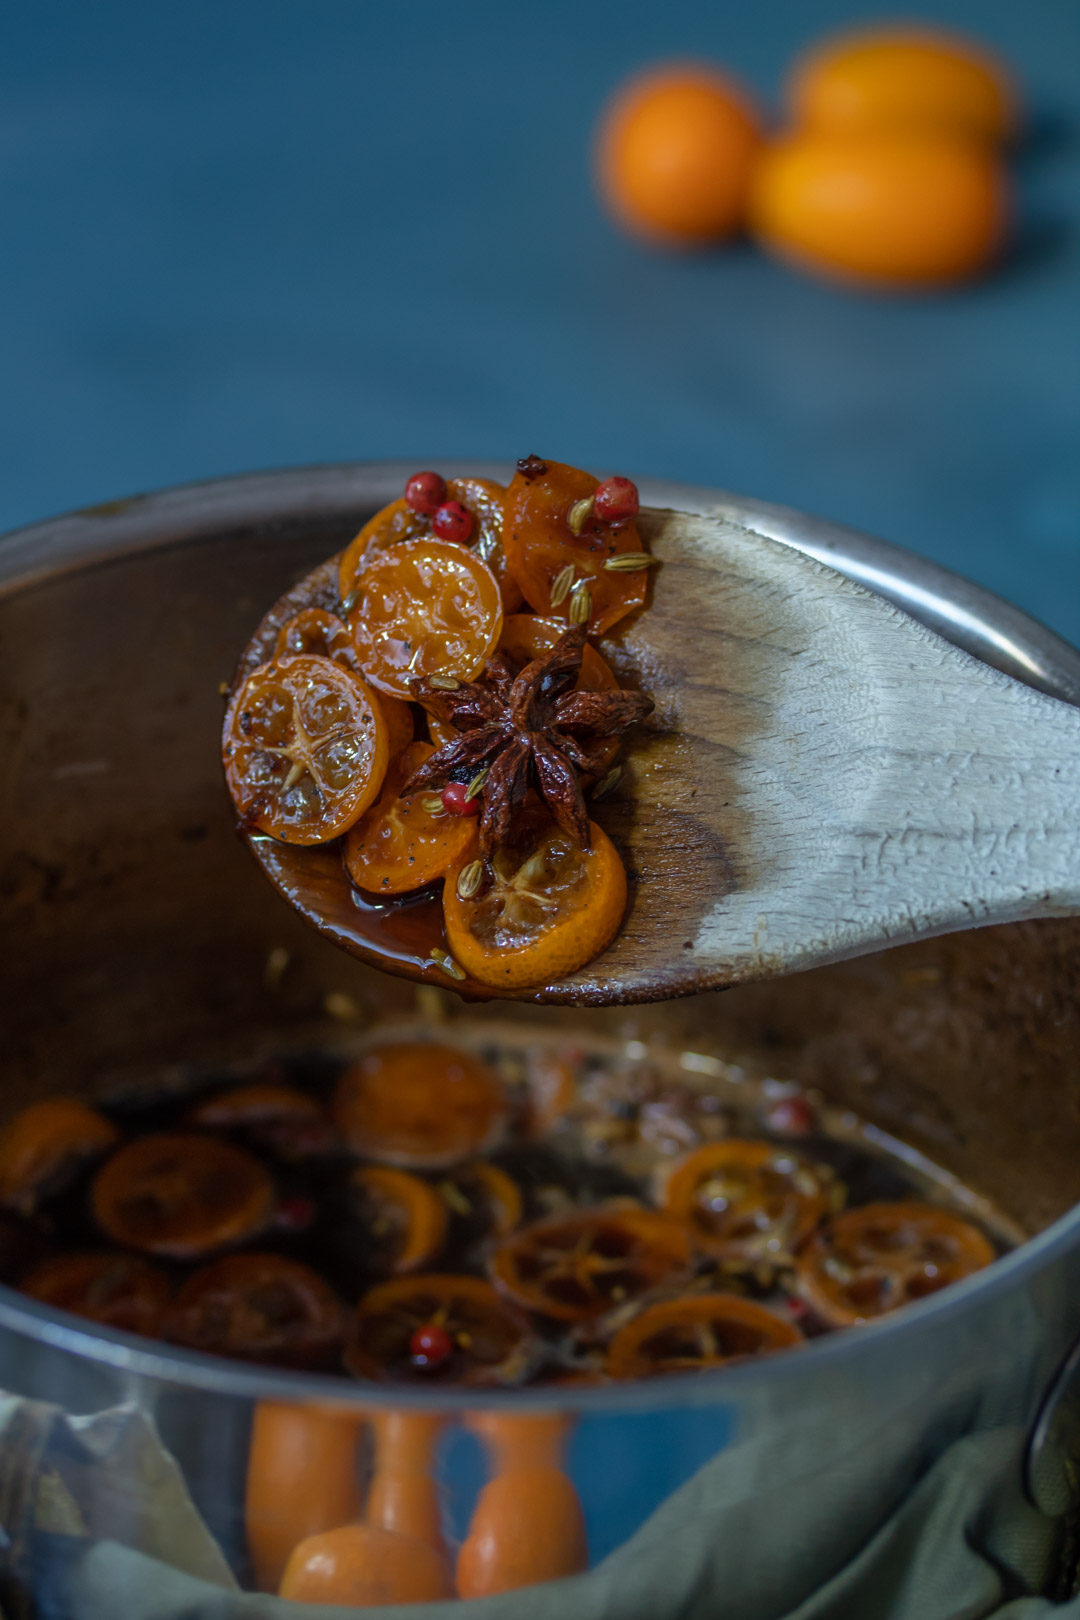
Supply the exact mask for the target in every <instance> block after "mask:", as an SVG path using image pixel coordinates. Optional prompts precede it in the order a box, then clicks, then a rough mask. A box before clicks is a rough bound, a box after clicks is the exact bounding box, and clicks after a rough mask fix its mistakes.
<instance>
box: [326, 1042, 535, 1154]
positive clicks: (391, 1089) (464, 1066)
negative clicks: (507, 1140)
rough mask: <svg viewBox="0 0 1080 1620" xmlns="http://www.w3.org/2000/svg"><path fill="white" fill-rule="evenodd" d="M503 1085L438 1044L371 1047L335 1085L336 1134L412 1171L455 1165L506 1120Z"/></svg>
mask: <svg viewBox="0 0 1080 1620" xmlns="http://www.w3.org/2000/svg"><path fill="white" fill-rule="evenodd" d="M506 1111H507V1099H506V1093H505V1090H504V1088H503V1084H502V1081H501V1080H500V1079H499V1077H498V1075H497V1074H495V1073H494V1071H493V1070H491V1069H489V1068H488V1066H487V1065H486V1064H485V1063H481V1062H480V1060H479V1059H478V1058H475V1057H473V1056H472V1055H471V1053H469V1052H461V1051H458V1050H457V1049H456V1048H454V1047H450V1046H440V1045H437V1044H436V1043H435V1042H432V1043H430V1044H429V1043H427V1042H422V1041H415V1042H412V1041H410V1042H401V1043H398V1044H388V1045H386V1046H377V1047H374V1048H373V1049H372V1050H371V1051H370V1052H367V1053H365V1055H364V1056H363V1057H362V1058H360V1060H359V1061H358V1062H356V1063H354V1064H352V1066H351V1067H350V1068H348V1069H346V1070H345V1073H344V1074H343V1075H342V1076H341V1079H340V1080H339V1081H338V1087H337V1092H336V1095H335V1098H334V1112H335V1117H336V1119H337V1123H338V1128H339V1129H340V1130H341V1132H342V1134H343V1135H344V1136H345V1137H346V1139H347V1140H348V1142H349V1143H350V1144H351V1146H352V1147H353V1148H354V1149H355V1150H356V1152H357V1153H362V1154H364V1155H365V1156H367V1157H368V1158H372V1159H380V1160H383V1161H385V1162H386V1163H387V1164H398V1165H403V1166H405V1167H407V1168H416V1169H425V1168H439V1167H441V1166H442V1165H449V1164H456V1163H458V1162H459V1161H460V1160H461V1159H465V1158H468V1157H469V1155H470V1154H473V1153H476V1152H478V1151H480V1150H482V1149H483V1148H485V1147H487V1146H488V1145H489V1144H490V1143H491V1142H492V1141H494V1139H495V1138H496V1137H497V1136H498V1135H499V1133H500V1132H501V1130H502V1128H503V1124H504V1121H505V1118H506Z"/></svg>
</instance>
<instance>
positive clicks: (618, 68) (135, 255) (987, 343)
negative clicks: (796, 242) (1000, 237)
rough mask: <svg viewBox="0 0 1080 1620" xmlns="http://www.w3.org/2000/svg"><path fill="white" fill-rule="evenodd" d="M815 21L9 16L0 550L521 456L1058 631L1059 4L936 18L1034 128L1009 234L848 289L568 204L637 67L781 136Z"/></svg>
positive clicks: (225, 13)
mask: <svg viewBox="0 0 1080 1620" xmlns="http://www.w3.org/2000/svg"><path fill="white" fill-rule="evenodd" d="M878 9H879V8H877V7H875V6H871V5H867V4H858V3H853V0H847V3H840V0H822V3H813V0H756V3H755V4H754V5H753V6H747V5H735V4H730V3H729V4H723V3H718V0H708V3H706V0H661V3H657V0H649V3H647V4H646V3H644V0H623V3H621V4H600V3H597V0H576V3H575V0H544V3H543V4H540V3H535V4H532V5H527V4H526V5H519V6H514V5H512V4H510V3H507V0H498V3H496V0H475V3H473V0H460V3H453V0H451V3H449V4H448V3H446V0H443V3H441V4H434V3H427V0H392V3H391V4H381V5H378V6H376V5H373V4H368V3H365V0H308V3H304V0H243V3H241V0H188V3H187V4H185V5H183V6H164V5H160V4H159V5H155V4H150V5H147V4H145V3H140V4H135V3H131V0H93V3H90V4H88V3H86V0H33V3H32V4H29V5H24V6H22V7H19V8H16V7H14V6H10V7H8V8H6V12H7V14H6V17H5V27H4V37H3V48H2V50H0V295H2V296H0V366H2V377H3V388H2V390H0V527H8V526H11V525H14V524H17V523H21V522H26V521H29V520H31V519H33V518H36V517H40V516H45V515H47V514H49V513H52V512H55V511H58V510H61V509H63V508H66V507H69V506H74V505H82V504H87V503H92V502H96V501H99V500H104V499H108V498H111V497H114V496H118V495H121V494H125V493H128V492H131V491H135V490H142V489H149V488H152V487H154V486H158V485H162V484H167V483H173V482H178V481H182V480H186V479H193V478H201V477H206V476H209V475H213V474H218V473H228V472H234V471H241V470H247V469H251V468H257V467H268V466H278V465H284V464H287V463H295V462H304V461H326V460H335V459H338V458H355V457H371V456H374V457H378V456H405V457H415V459H416V460H417V462H419V463H422V464H428V463H432V462H435V463H437V462H438V459H439V457H440V456H447V457H449V456H465V457H469V456H475V457H477V458H480V457H483V458H488V457H495V456H498V457H514V456H517V455H519V454H522V453H524V452H527V451H530V450H533V449H536V450H539V451H541V452H542V453H544V454H547V455H553V456H556V457H561V458H564V459H567V460H574V461H579V462H582V463H584V464H586V465H589V464H591V465H595V466H597V467H610V468H616V469H619V470H625V471H627V472H631V473H633V472H638V473H651V474H655V475H660V476H667V477H676V478H679V477H681V478H686V479H690V480H693V481H696V482H702V483H714V484H718V485H722V486H725V487H727V488H729V489H732V490H736V491H739V492H742V493H746V494H752V495H757V496H761V497H765V498H767V499H772V500H778V501H783V502H788V503H790V504H792V505H796V506H801V507H803V508H805V509H806V510H809V511H813V512H817V513H820V514H822V515H825V516H829V517H833V518H837V519H840V520H843V521H846V522H849V523H853V524H856V525H859V526H861V527H863V528H866V529H868V530H870V531H872V532H875V533H877V534H880V535H883V536H885V537H886V538H888V539H890V540H893V541H896V542H898V543H900V544H903V545H907V546H911V547H913V548H914V549H916V550H918V551H922V552H924V553H926V554H928V555H930V556H933V557H935V558H936V559H938V560H939V561H941V562H944V563H946V564H948V565H950V566H952V567H955V568H959V569H961V570H963V571H964V572H966V573H969V574H970V575H972V576H974V577H975V578H977V579H979V580H981V581H982V582H984V583H985V584H988V585H990V586H991V587H992V588H994V589H995V590H997V591H999V592H1001V593H1002V594H1004V595H1006V596H1009V597H1011V598H1013V599H1014V600H1015V601H1017V602H1019V603H1020V604H1021V605H1023V606H1025V607H1027V608H1028V609H1029V610H1031V611H1033V612H1035V613H1036V614H1038V615H1039V616H1041V617H1042V618H1044V619H1045V620H1047V621H1048V622H1049V623H1051V624H1053V625H1054V626H1055V627H1056V628H1057V629H1059V630H1060V631H1062V632H1063V633H1065V634H1066V635H1069V636H1070V637H1071V638H1072V639H1074V640H1080V473H1078V469H1077V457H1076V444H1077V440H1078V436H1080V386H1078V376H1080V277H1078V275H1077V262H1078V257H1080V250H1078V246H1077V216H1078V213H1080V148H1078V137H1077V130H1076V123H1075V113H1076V108H1075V96H1076V85H1077V83H1078V81H1080V7H1077V6H1076V4H1075V0H1024V3H1023V4H1020V3H1018V0H936V3H924V4H923V5H921V6H919V7H918V8H917V10H915V11H914V15H916V16H921V17H924V18H931V19H937V20H939V21H942V22H944V23H947V24H950V25H952V26H956V27H960V28H964V29H967V30H970V31H971V32H973V33H976V34H978V35H979V36H981V37H982V38H983V39H984V40H985V41H987V42H988V43H989V44H991V45H992V46H995V47H997V48H998V49H999V50H1001V51H1002V52H1003V53H1004V55H1005V56H1006V57H1007V58H1008V59H1009V60H1010V61H1011V62H1012V63H1013V64H1014V67H1015V69H1016V72H1017V74H1018V76H1019V78H1020V81H1021V83H1022V85H1023V87H1024V90H1025V93H1026V95H1027V97H1028V99H1029V103H1030V105H1031V107H1032V108H1033V111H1034V113H1035V116H1036V132H1035V137H1034V139H1033V140H1032V141H1031V142H1030V143H1029V147H1028V149H1027V150H1026V152H1025V153H1024V154H1022V156H1021V159H1020V162H1019V164H1018V180H1019V188H1020V196H1021V214H1022V233H1021V240H1020V243H1019V246H1018V249H1017V251H1016V253H1015V254H1014V257H1013V260H1012V262H1011V263H1010V265H1009V266H1008V267H1007V268H1006V269H1005V270H1004V271H1003V272H1002V273H1000V274H998V275H997V276H996V277H995V278H993V279H992V280H990V281H988V282H986V283H984V284H982V285H980V286H977V287H975V288H972V289H970V290H965V291H964V292H962V293H958V294H951V295H948V296H933V297H928V298H918V299H915V298H899V299H875V298H870V297H866V296H855V295H851V294H848V293H843V292H840V291H837V290H835V289H832V288H830V287H827V286H825V285H822V284H818V283H815V282H813V281H811V280H808V279H803V278H800V277H797V276H795V275H794V274H792V273H790V272H788V271H787V270H785V269H783V268H781V267H780V266H778V265H775V264H773V263H770V262H769V261H768V260H767V259H765V258H764V257H762V256H761V255H759V254H757V253H755V252H754V251H752V250H751V249H750V248H749V247H746V246H738V247H735V248H733V249H729V250H728V251H726V252H723V253H717V254H715V255H711V256H706V257H700V258H689V259H680V258H671V257H666V256H663V255H656V254H653V253H650V252H648V251H645V250H643V249H640V248H639V247H637V246H635V245H634V244H632V243H630V242H628V241H627V240H625V239H623V238H622V237H620V236H619V235H618V234H617V233H616V232H615V231H614V230H613V229H612V228H611V227H610V226H609V225H608V224H607V222H606V221H605V220H604V218H603V217H602V216H601V214H600V212H599V210H598V208H597V207H596V204H595V202H594V199H593V196H592V194H591V191H590V183H589V174H588V163H587V151H588V144H589V138H590V131H591V129H592V127H593V124H594V122H595V119H596V116H597V112H598V109H599V107H600V105H601V104H602V101H603V99H604V97H605V95H606V94H607V93H608V92H609V91H610V89H611V88H612V86H613V85H615V84H616V83H617V82H618V81H619V79H620V78H621V77H622V76H623V75H624V74H625V73H627V72H628V71H629V70H631V69H633V68H635V67H637V66H639V65H641V64H642V63H646V62H649V61H650V60H653V59H655V58H657V57H665V56H678V55H686V54H698V55H703V56H706V57H712V58H714V59H716V60H718V61H720V62H722V63H724V64H726V65H727V66H728V67H729V68H730V69H731V70H732V71H733V72H735V73H736V74H737V75H739V76H741V77H742V78H744V79H745V80H746V82H747V83H748V84H749V85H750V86H752V87H753V88H754V89H755V90H756V91H757V92H758V93H759V94H760V95H761V96H762V97H763V98H765V99H766V100H768V101H769V102H770V103H771V105H772V106H773V107H774V108H775V107H776V106H777V102H778V92H779V88H780V86H781V83H782V80H783V75H784V73H785V69H786V66H787V64H788V62H789V61H790V59H791V57H792V55H793V53H794V52H795V51H796V50H798V49H799V48H800V47H801V46H802V45H804V44H805V43H806V42H808V41H809V40H810V39H812V38H813V37H815V36H816V35H817V34H819V33H820V32H821V31H822V30H824V29H826V28H831V27H834V26H836V25H840V24H844V23H848V22H851V21H853V20H857V19H862V18H866V17H870V16H875V15H876V14H877V13H878Z"/></svg>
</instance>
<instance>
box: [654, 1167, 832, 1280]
mask: <svg viewBox="0 0 1080 1620" xmlns="http://www.w3.org/2000/svg"><path fill="white" fill-rule="evenodd" d="M833 1185H834V1181H833V1177H832V1173H831V1171H829V1170H828V1169H827V1168H826V1167H824V1166H815V1165H813V1164H811V1163H810V1162H809V1160H807V1159H804V1158H802V1157H801V1155H799V1154H797V1153H793V1152H792V1151H791V1149H790V1148H787V1147H778V1146H777V1145H776V1144H775V1143H773V1142H762V1141H753V1140H749V1139H745V1140H744V1139H743V1138H741V1137H733V1136H729V1137H725V1138H723V1139H722V1140H721V1141H719V1142H707V1143H706V1144H705V1146H704V1147H700V1148H698V1149H697V1150H696V1151H695V1152H693V1153H691V1154H689V1155H688V1156H687V1157H686V1158H685V1159H683V1160H682V1161H681V1163H679V1164H677V1165H676V1166H675V1168H674V1170H673V1171H672V1172H671V1175H670V1176H669V1178H668V1182H667V1186H666V1188H665V1191H664V1207H665V1209H667V1210H668V1212H669V1213H670V1214H672V1215H675V1216H678V1217H679V1218H680V1219H681V1220H685V1221H686V1222H687V1223H688V1225H689V1227H690V1230H691V1232H692V1233H693V1238H694V1242H695V1243H696V1245H697V1246H698V1248H699V1249H702V1250H704V1251H705V1252H706V1253H708V1254H714V1255H717V1256H719V1257H720V1258H722V1259H725V1260H732V1261H742V1262H745V1263H746V1264H748V1265H753V1264H755V1263H758V1262H761V1261H775V1262H777V1263H781V1264H782V1263H784V1262H785V1261H787V1262H788V1263H790V1260H791V1256H792V1255H793V1254H794V1253H795V1251H796V1249H797V1248H798V1247H799V1245H800V1244H801V1243H803V1242H804V1241H805V1240H806V1238H808V1237H809V1235H810V1233H811V1232H812V1231H813V1230H814V1227H815V1226H817V1224H818V1222H819V1221H821V1220H823V1219H824V1218H825V1216H826V1215H827V1214H828V1212H829V1207H830V1199H831V1192H832V1187H833Z"/></svg>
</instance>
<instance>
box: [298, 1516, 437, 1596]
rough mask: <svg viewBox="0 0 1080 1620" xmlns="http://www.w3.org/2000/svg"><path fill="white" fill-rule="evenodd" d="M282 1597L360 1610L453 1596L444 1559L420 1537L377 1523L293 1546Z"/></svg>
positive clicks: (326, 1533) (343, 1528)
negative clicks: (389, 1528)
mask: <svg viewBox="0 0 1080 1620" xmlns="http://www.w3.org/2000/svg"><path fill="white" fill-rule="evenodd" d="M278 1595H279V1597H283V1598H290V1599H292V1601H293V1602H294V1603H320V1604H321V1603H325V1604H335V1605H337V1604H340V1605H342V1606H343V1607H346V1608H349V1607H355V1608H359V1609H365V1608H372V1607H379V1608H381V1607H382V1605H383V1604H392V1603H439V1602H442V1601H443V1600H444V1599H446V1598H451V1597H453V1596H454V1583H453V1579H452V1577H451V1574H450V1568H449V1565H448V1564H447V1562H446V1560H445V1559H444V1558H443V1557H442V1556H441V1555H440V1554H439V1553H437V1552H436V1551H435V1549H434V1547H430V1546H428V1544H427V1542H425V1541H421V1540H419V1538H418V1537H416V1536H404V1535H401V1534H400V1532H398V1531H396V1530H383V1529H382V1528H380V1526H378V1525H374V1524H343V1525H339V1526H338V1528H337V1529H336V1530H326V1531H323V1532H322V1533H320V1534H319V1535H314V1536H308V1537H307V1539H306V1540H305V1541H302V1542H301V1543H300V1545H299V1546H298V1547H296V1548H295V1549H294V1550H293V1553H292V1556H291V1557H290V1559H289V1562H288V1564H287V1565H286V1566H285V1573H284V1575H283V1576H282V1578H281V1587H280V1589H279V1593H278Z"/></svg>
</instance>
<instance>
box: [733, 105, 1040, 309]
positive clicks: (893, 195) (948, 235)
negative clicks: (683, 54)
mask: <svg viewBox="0 0 1080 1620" xmlns="http://www.w3.org/2000/svg"><path fill="white" fill-rule="evenodd" d="M750 222H751V228H752V229H753V230H754V232H755V233H756V235H757V237H758V239H759V240H760V241H761V243H762V244H763V246H765V247H766V248H769V249H771V250H772V251H773V252H775V253H778V254H779V255H780V256H781V257H783V258H786V259H789V260H792V261H794V262H795V263H796V264H799V265H802V266H803V267H805V268H807V269H810V270H816V271H818V272H819V273H821V274H823V275H827V276H832V277H835V278H837V279H840V280H844V281H855V282H861V283H863V284H866V285H871V286H879V287H893V288H896V289H899V290H903V289H905V288H920V287H935V286H945V285H948V284H949V283H952V282H956V281H963V280H966V279H968V278H969V277H971V276H973V275H975V274H977V273H978V272H979V271H981V270H983V269H985V268H986V267H987V266H988V265H989V264H990V263H992V261H993V260H994V259H995V258H996V257H997V255H998V253H999V252H1000V250H1001V247H1002V244H1003V242H1004V239H1005V235H1006V231H1007V223H1008V186H1007V180H1006V175H1005V170H1004V167H1003V165H1002V164H1001V162H1000V161H999V159H998V158H997V157H996V155H995V154H994V153H993V151H992V150H991V149H989V148H987V147H985V146H983V145H981V144H980V143H978V142H975V141H969V140H962V139H953V138H948V137H942V136H929V135H859V136H851V137H843V136H835V135H814V134H805V135H799V134H796V135H790V136H787V137H785V138H783V139H781V140H778V141H776V142H775V143H774V144H773V145H772V146H771V147H770V148H769V149H768V150H767V151H766V152H765V153H764V154H763V155H762V157H761V158H760V160H759V162H758V164H757V165H756V168H755V173H754V182H753V189H752V195H751V199H750Z"/></svg>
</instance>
